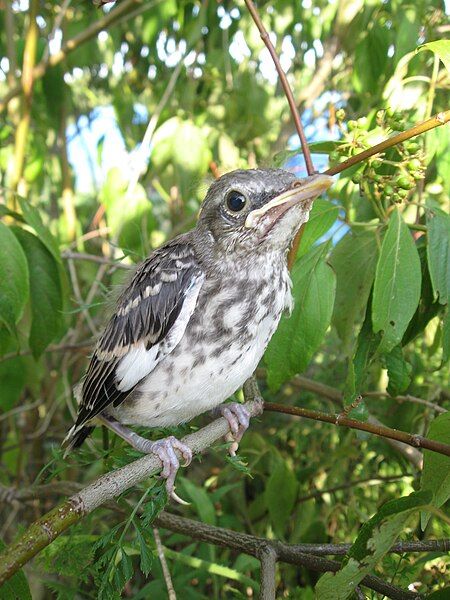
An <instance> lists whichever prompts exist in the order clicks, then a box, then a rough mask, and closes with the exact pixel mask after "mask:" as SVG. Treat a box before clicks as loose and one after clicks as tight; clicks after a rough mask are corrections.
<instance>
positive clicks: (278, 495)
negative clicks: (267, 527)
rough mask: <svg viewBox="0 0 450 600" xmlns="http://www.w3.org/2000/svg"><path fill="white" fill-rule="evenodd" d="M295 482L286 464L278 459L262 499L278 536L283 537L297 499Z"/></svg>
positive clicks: (293, 475)
mask: <svg viewBox="0 0 450 600" xmlns="http://www.w3.org/2000/svg"><path fill="white" fill-rule="evenodd" d="M297 488H298V484H297V480H296V478H295V474H294V473H293V471H292V469H291V468H290V467H289V466H288V464H287V463H286V462H285V461H283V460H281V459H278V460H277V462H276V465H275V468H274V469H273V471H272V473H271V475H270V477H269V480H268V482H267V485H266V490H265V493H264V498H265V502H266V506H267V509H268V511H269V515H270V518H271V520H272V523H273V526H274V528H275V531H276V533H277V535H278V536H280V537H283V536H284V531H285V529H286V525H287V523H288V521H289V519H290V517H291V511H292V509H293V508H294V503H295V499H296V497H297Z"/></svg>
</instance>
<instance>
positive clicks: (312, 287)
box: [265, 244, 336, 389]
mask: <svg viewBox="0 0 450 600" xmlns="http://www.w3.org/2000/svg"><path fill="white" fill-rule="evenodd" d="M327 249H328V244H324V245H322V246H319V247H317V248H313V249H311V250H310V251H309V252H308V253H307V254H305V256H302V257H301V258H300V259H299V260H298V261H297V262H296V263H295V265H294V268H293V270H292V283H293V290H292V291H293V296H294V310H293V311H292V315H291V317H282V319H281V322H280V325H279V327H278V329H277V331H276V332H275V334H274V336H273V337H272V340H271V342H270V344H269V346H268V348H267V351H266V354H265V361H266V363H267V367H268V369H267V379H268V383H269V385H270V387H271V388H272V389H276V388H278V387H279V386H280V385H281V384H282V383H284V382H285V381H287V380H288V379H289V378H290V377H292V376H293V375H294V374H295V373H300V372H301V371H304V370H305V369H306V367H307V366H308V363H309V361H310V360H311V358H312V356H313V354H314V353H315V352H316V350H317V349H318V347H319V345H320V343H321V342H322V340H323V338H324V336H325V333H326V331H327V329H328V327H329V325H330V321H331V314H332V312H333V303H334V295H335V289H336V277H335V275H334V272H333V270H332V269H331V267H330V266H329V265H328V264H327V263H326V262H325V258H326V253H327Z"/></svg>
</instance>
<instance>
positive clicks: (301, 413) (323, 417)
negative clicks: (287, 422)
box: [264, 402, 450, 456]
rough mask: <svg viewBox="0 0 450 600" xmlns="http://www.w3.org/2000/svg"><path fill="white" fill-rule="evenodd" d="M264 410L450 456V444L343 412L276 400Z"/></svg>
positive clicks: (268, 403)
mask: <svg viewBox="0 0 450 600" xmlns="http://www.w3.org/2000/svg"><path fill="white" fill-rule="evenodd" d="M264 410H269V411H273V412H280V413H285V414H288V415H294V416H296V417H303V418H305V419H313V420H314V421H323V422H325V423H333V425H338V426H340V427H350V429H358V430H360V431H367V432H368V433H373V434H374V435H378V436H380V437H384V438H389V439H392V440H397V441H398V442H403V444H407V445H408V446H413V447H414V448H424V449H426V450H432V451H433V452H438V453H439V454H444V455H445V456H450V445H449V444H444V443H442V442H437V441H435V440H430V439H429V438H425V437H423V436H421V435H415V434H412V433H407V432H406V431H400V430H399V429H392V428H391V427H386V426H385V425H375V424H374V423H367V422H366V423H365V422H362V421H357V420H356V419H350V418H349V417H346V416H344V415H342V414H334V415H333V414H328V413H324V412H320V411H315V410H309V409H307V408H299V407H298V406H287V405H284V404H276V403H274V402H265V403H264Z"/></svg>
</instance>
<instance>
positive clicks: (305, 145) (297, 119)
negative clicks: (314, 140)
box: [244, 0, 315, 175]
mask: <svg viewBox="0 0 450 600" xmlns="http://www.w3.org/2000/svg"><path fill="white" fill-rule="evenodd" d="M244 2H245V5H246V6H247V8H248V10H249V12H250V14H251V16H252V19H253V21H254V22H255V25H256V27H257V28H258V30H259V33H260V36H261V39H262V41H263V42H264V44H265V45H266V47H267V49H268V51H269V53H270V56H271V57H272V60H273V63H274V65H275V68H276V70H277V73H278V77H279V78H280V82H281V85H282V87H283V90H284V93H285V96H286V99H287V101H288V104H289V108H290V110H291V114H292V118H293V120H294V124H295V129H296V130H297V133H298V137H299V138H300V144H301V146H302V152H303V156H304V158H305V165H306V171H307V172H308V175H313V173H314V172H315V169H314V165H313V162H312V159H311V153H310V151H309V147H308V141H307V139H306V136H305V132H304V131H303V126H302V122H301V120H300V117H299V114H298V110H297V106H296V104H295V100H294V96H293V94H292V90H291V86H290V85H289V82H288V80H287V77H286V74H285V72H284V71H283V68H282V66H281V63H280V59H279V58H278V54H277V52H276V50H275V48H274V46H273V44H272V42H271V41H270V36H269V34H268V32H267V29H266V28H265V27H264V24H263V22H262V21H261V18H260V16H259V14H258V11H257V9H256V6H255V5H254V3H253V2H252V0H244Z"/></svg>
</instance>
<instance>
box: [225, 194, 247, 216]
mask: <svg viewBox="0 0 450 600" xmlns="http://www.w3.org/2000/svg"><path fill="white" fill-rule="evenodd" d="M226 204H227V208H228V210H229V211H231V212H240V211H241V210H243V208H244V207H245V205H246V204H247V198H246V197H245V196H243V195H242V194H241V193H240V192H236V191H234V190H233V191H231V192H229V194H228V196H227V200H226Z"/></svg>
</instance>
